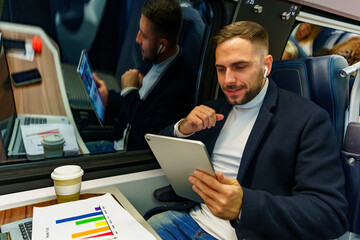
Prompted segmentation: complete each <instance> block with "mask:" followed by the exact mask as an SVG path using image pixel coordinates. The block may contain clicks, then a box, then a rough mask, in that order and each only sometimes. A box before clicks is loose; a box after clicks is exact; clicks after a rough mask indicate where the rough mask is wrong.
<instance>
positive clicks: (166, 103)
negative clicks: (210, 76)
mask: <svg viewBox="0 0 360 240" xmlns="http://www.w3.org/2000/svg"><path fill="white" fill-rule="evenodd" d="M195 83H196V80H195V76H191V75H189V71H188V70H187V67H186V64H185V61H184V58H183V56H182V51H181V50H180V53H179V54H178V55H177V57H176V58H175V60H174V61H173V62H172V63H171V65H170V66H168V69H167V70H166V71H165V72H164V73H163V75H162V76H160V79H159V81H158V83H157V84H156V85H155V86H154V88H153V89H152V90H151V91H150V93H149V94H148V96H147V97H146V99H144V100H141V99H140V95H139V92H138V91H137V90H134V91H131V92H130V93H128V94H127V95H126V96H124V97H121V95H120V94H119V93H117V92H115V91H110V92H109V100H108V107H107V112H108V113H110V114H111V116H110V117H115V118H116V124H115V126H116V131H115V133H114V136H113V138H114V140H119V139H120V138H121V137H122V136H123V131H124V129H125V127H126V125H127V124H128V123H130V125H131V129H130V133H129V136H128V140H127V149H136V148H148V144H147V143H146V141H145V139H144V135H145V134H146V133H159V132H160V131H161V130H162V129H163V128H165V127H166V126H168V125H170V124H172V123H174V122H176V121H177V120H178V119H179V118H182V117H183V116H184V115H186V114H187V113H189V111H190V110H191V109H192V107H193V106H194V96H195V93H194V89H195Z"/></svg>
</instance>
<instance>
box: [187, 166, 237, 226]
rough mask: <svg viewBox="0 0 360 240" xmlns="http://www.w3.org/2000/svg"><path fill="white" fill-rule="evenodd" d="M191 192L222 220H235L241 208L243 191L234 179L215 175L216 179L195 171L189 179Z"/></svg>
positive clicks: (221, 174) (220, 173)
mask: <svg viewBox="0 0 360 240" xmlns="http://www.w3.org/2000/svg"><path fill="white" fill-rule="evenodd" d="M189 181H190V182H191V183H192V184H193V190H194V191H195V192H196V193H197V194H199V195H200V197H201V198H202V199H203V200H204V202H205V204H206V205H207V206H208V208H209V209H210V211H211V212H212V214H214V215H215V216H217V217H219V218H221V219H224V220H233V219H236V218H237V217H238V216H239V214H240V210H241V208H242V199H243V190H242V188H241V186H240V184H239V182H238V181H237V180H236V179H235V178H229V177H226V176H224V174H223V173H222V172H218V173H217V174H216V179H215V178H214V177H212V176H210V175H208V174H206V173H204V172H201V171H198V170H196V171H195V172H194V175H192V176H190V177H189Z"/></svg>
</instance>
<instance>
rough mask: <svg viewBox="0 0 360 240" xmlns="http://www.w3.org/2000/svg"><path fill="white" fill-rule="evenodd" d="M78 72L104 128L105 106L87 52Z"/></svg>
mask: <svg viewBox="0 0 360 240" xmlns="http://www.w3.org/2000/svg"><path fill="white" fill-rule="evenodd" d="M77 71H78V72H79V74H80V77H81V79H82V81H83V83H84V86H85V88H86V91H87V93H88V94H89V97H90V100H91V104H92V106H93V108H94V110H95V114H96V116H97V118H98V120H99V123H100V125H101V126H103V123H104V118H105V106H104V104H103V102H102V100H101V97H100V93H99V91H98V89H97V87H96V84H95V80H94V78H93V76H92V70H91V67H90V62H89V58H88V56H87V53H86V51H85V50H83V51H82V52H81V57H80V61H79V66H78V69H77Z"/></svg>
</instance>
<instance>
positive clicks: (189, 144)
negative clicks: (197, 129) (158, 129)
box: [145, 134, 215, 203]
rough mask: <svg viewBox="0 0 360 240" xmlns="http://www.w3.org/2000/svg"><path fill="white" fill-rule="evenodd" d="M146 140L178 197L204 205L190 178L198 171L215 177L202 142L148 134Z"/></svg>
mask: <svg viewBox="0 0 360 240" xmlns="http://www.w3.org/2000/svg"><path fill="white" fill-rule="evenodd" d="M145 139H146V141H147V143H148V144H149V146H150V148H151V150H152V152H153V153H154V155H155V157H156V159H157V161H158V162H159V164H160V166H161V168H162V169H163V171H164V173H165V175H166V177H167V179H168V180H169V182H170V184H171V185H172V187H173V189H174V191H175V192H176V194H177V195H179V196H181V197H184V198H187V199H190V200H193V201H196V202H200V203H203V202H204V201H203V200H202V198H201V197H200V196H199V195H198V194H197V193H196V192H194V190H193V189H192V184H191V183H190V182H189V180H188V178H189V176H190V175H192V174H193V173H194V171H195V170H196V169H198V170H201V171H203V172H206V173H208V174H210V175H211V176H213V177H215V172H214V169H213V167H212V165H211V162H210V158H209V154H208V152H207V150H206V147H205V145H204V144H203V143H202V142H201V141H195V140H189V139H183V138H175V137H166V136H161V135H155V134H146V135H145Z"/></svg>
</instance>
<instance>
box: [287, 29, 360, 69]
mask: <svg viewBox="0 0 360 240" xmlns="http://www.w3.org/2000/svg"><path fill="white" fill-rule="evenodd" d="M331 54H339V55H342V56H343V57H345V59H346V60H347V61H348V63H349V65H352V64H354V63H356V62H358V61H359V60H360V35H358V34H356V33H351V32H347V31H343V30H337V29H332V28H328V27H323V26H319V25H315V24H311V23H307V22H300V23H298V24H297V26H296V27H295V28H294V30H293V32H292V33H291V35H290V38H289V40H288V42H287V44H286V46H285V49H284V52H283V55H282V60H287V59H293V58H305V57H311V56H314V57H315V56H323V55H331Z"/></svg>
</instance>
